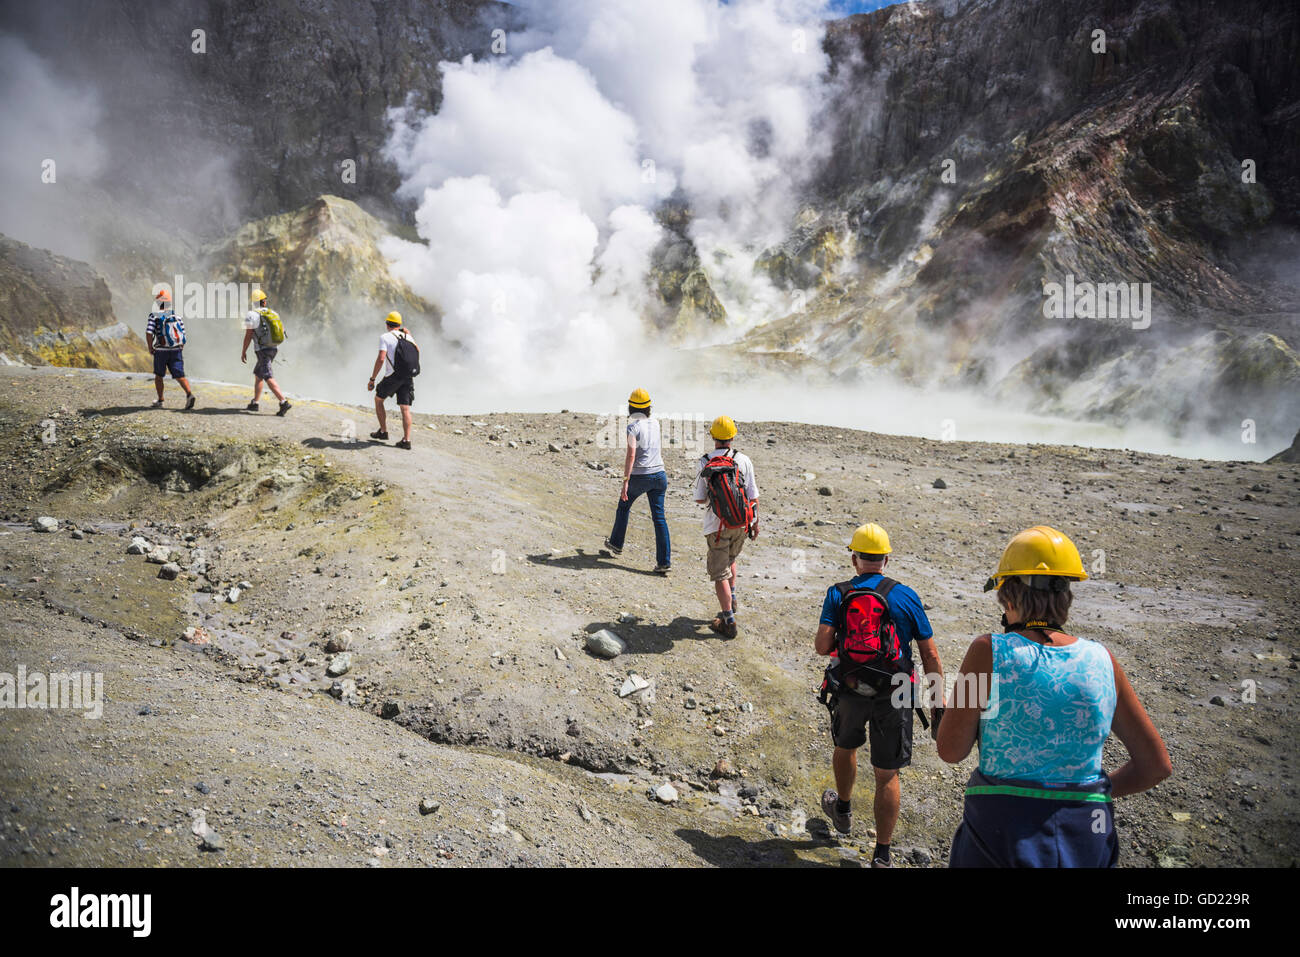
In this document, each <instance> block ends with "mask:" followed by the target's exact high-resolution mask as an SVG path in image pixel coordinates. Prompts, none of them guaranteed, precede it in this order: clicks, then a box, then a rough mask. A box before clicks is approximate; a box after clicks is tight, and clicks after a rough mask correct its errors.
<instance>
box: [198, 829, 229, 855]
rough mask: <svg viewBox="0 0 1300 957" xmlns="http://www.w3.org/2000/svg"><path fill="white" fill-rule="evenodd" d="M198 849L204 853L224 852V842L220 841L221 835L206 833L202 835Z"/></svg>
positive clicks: (212, 832)
mask: <svg viewBox="0 0 1300 957" xmlns="http://www.w3.org/2000/svg"><path fill="white" fill-rule="evenodd" d="M199 848H200V849H201V850H204V851H214V852H215V851H224V850H225V849H226V842H225V841H223V840H222V839H221V835H220V834H218V833H217V832H216V831H208V832H207V833H206V834H204V835H203V840H202V841H201V842H200V843H199Z"/></svg>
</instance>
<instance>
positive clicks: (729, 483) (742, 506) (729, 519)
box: [700, 449, 754, 534]
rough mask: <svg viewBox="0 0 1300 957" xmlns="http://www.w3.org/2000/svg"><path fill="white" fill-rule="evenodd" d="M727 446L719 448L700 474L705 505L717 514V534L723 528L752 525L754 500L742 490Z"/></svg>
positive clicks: (743, 488)
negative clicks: (705, 499)
mask: <svg viewBox="0 0 1300 957" xmlns="http://www.w3.org/2000/svg"><path fill="white" fill-rule="evenodd" d="M732 455H733V453H732V451H731V449H720V450H718V452H717V453H716V454H715V455H714V456H713V457H712V458H711V459H709V461H708V462H706V463H705V464H704V468H702V469H701V470H700V477H701V478H703V479H704V482H705V485H706V486H707V487H708V492H709V496H708V502H709V508H711V509H713V514H714V515H716V516H718V523H719V528H718V533H719V534H721V532H722V529H724V528H749V526H750V525H752V524H754V503H753V502H751V501H750V500H749V495H748V494H747V493H746V492H745V483H744V481H743V480H742V479H741V477H740V466H739V465H737V464H736V460H735V459H734V458H732Z"/></svg>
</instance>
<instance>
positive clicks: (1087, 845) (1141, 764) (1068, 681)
mask: <svg viewBox="0 0 1300 957" xmlns="http://www.w3.org/2000/svg"><path fill="white" fill-rule="evenodd" d="M1087 577H1088V576H1087V574H1086V573H1085V572H1084V570H1083V562H1082V560H1081V559H1080V558H1079V550H1078V549H1077V548H1075V546H1074V543H1073V542H1072V541H1070V539H1069V538H1067V537H1066V536H1065V535H1063V534H1062V533H1061V532H1059V531H1057V530H1056V529H1054V528H1051V527H1049V526H1047V525H1037V526H1035V527H1033V528H1029V529H1025V530H1024V531H1022V532H1020V533H1018V534H1017V535H1016V536H1015V537H1014V538H1012V539H1011V542H1010V544H1008V545H1007V547H1006V550H1005V551H1004V552H1003V553H1002V560H1001V561H1000V562H999V563H998V568H997V571H996V572H994V573H993V577H992V578H990V579H989V580H988V583H987V584H986V585H985V586H984V590H985V591H991V590H992V589H994V588H996V589H997V599H998V604H999V605H1001V606H1002V609H1003V615H1002V627H1001V630H1000V631H996V632H993V633H991V634H987V635H980V636H979V637H978V638H976V639H975V640H974V641H973V642H971V645H970V648H969V649H968V650H967V651H966V657H965V659H964V660H963V661H962V663H961V673H960V674H959V675H958V676H957V681H956V683H955V684H954V686H953V690H952V693H951V697H950V700H949V701H948V705H947V707H948V710H947V717H946V718H945V720H944V722H943V727H942V728H941V729H940V731H939V735H938V745H939V757H941V758H943V760H945V761H947V762H948V763H949V764H955V763H957V762H958V761H961V760H963V759H964V758H965V757H966V756H967V755H968V754H970V750H971V747H972V746H973V745H974V744H975V743H976V742H977V741H978V742H979V767H978V768H977V769H976V770H975V771H973V772H971V776H970V780H969V782H968V783H967V786H966V799H965V807H964V812H963V815H962V822H961V825H960V826H959V827H958V828H957V833H956V834H955V835H954V836H953V839H952V851H951V852H950V854H949V857H948V865H949V866H950V867H1114V866H1115V864H1116V863H1117V861H1118V860H1119V838H1118V837H1117V836H1116V834H1115V815H1114V806H1113V804H1112V800H1113V799H1114V798H1117V797H1125V796H1127V795H1130V794H1137V793H1139V792H1141V791H1146V790H1149V789H1150V788H1153V787H1155V786H1156V785H1157V784H1159V783H1160V782H1161V781H1163V780H1164V779H1165V778H1167V777H1168V776H1169V775H1170V774H1171V773H1172V766H1171V765H1170V762H1169V752H1168V751H1167V750H1166V749H1165V744H1164V741H1162V740H1161V738H1160V733H1159V732H1158V731H1157V730H1156V728H1155V725H1154V724H1152V722H1151V718H1150V717H1149V716H1148V715H1147V713H1146V711H1145V710H1144V709H1143V707H1142V703H1141V702H1140V701H1138V697H1137V694H1136V692H1134V690H1133V686H1132V685H1131V684H1129V680H1128V677H1127V676H1126V675H1125V674H1124V669H1123V668H1121V667H1120V664H1119V662H1118V661H1116V660H1115V656H1114V655H1113V654H1111V652H1110V651H1109V649H1107V648H1106V647H1105V646H1104V645H1101V644H1099V643H1098V642H1095V641H1090V640H1088V639H1086V638H1076V637H1074V636H1073V635H1069V634H1067V633H1066V632H1064V631H1063V630H1062V628H1063V626H1064V625H1065V621H1066V618H1067V617H1068V616H1069V612H1070V605H1071V603H1072V602H1073V600H1074V596H1073V595H1072V593H1071V591H1070V582H1072V581H1083V580H1085V579H1086V578H1087ZM1111 731H1114V732H1115V735H1116V736H1117V737H1118V738H1119V739H1120V741H1122V742H1123V744H1124V747H1125V748H1127V749H1128V755H1129V760H1128V761H1127V762H1126V763H1125V764H1123V765H1122V766H1121V767H1119V768H1118V769H1117V770H1115V771H1114V772H1112V773H1110V774H1107V773H1106V772H1105V771H1104V770H1102V757H1103V755H1102V746H1103V745H1104V744H1105V742H1106V738H1107V737H1108V736H1109V735H1110V733H1111Z"/></svg>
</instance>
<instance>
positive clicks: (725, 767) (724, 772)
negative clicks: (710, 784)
mask: <svg viewBox="0 0 1300 957" xmlns="http://www.w3.org/2000/svg"><path fill="white" fill-rule="evenodd" d="M709 777H711V778H713V779H714V780H715V781H716V780H718V779H719V778H734V777H736V769H735V768H733V767H732V766H731V762H730V761H728V760H727V759H726V758H718V763H717V764H715V765H714V766H713V770H712V771H710V772H709Z"/></svg>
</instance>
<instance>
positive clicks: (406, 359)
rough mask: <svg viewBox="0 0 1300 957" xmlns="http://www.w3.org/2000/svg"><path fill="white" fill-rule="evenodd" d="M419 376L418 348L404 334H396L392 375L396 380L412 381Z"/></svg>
mask: <svg viewBox="0 0 1300 957" xmlns="http://www.w3.org/2000/svg"><path fill="white" fill-rule="evenodd" d="M419 374H420V347H419V346H417V345H416V344H415V343H414V342H412V341H411V340H410V338H409V337H408V336H407V335H406V333H404V332H399V333H397V349H396V350H395V351H394V352H393V375H394V376H395V377H396V378H398V379H414V378H415V377H416V376H418V375H419Z"/></svg>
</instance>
